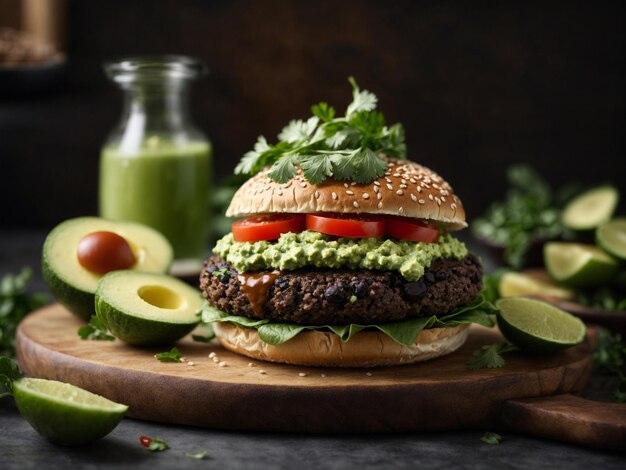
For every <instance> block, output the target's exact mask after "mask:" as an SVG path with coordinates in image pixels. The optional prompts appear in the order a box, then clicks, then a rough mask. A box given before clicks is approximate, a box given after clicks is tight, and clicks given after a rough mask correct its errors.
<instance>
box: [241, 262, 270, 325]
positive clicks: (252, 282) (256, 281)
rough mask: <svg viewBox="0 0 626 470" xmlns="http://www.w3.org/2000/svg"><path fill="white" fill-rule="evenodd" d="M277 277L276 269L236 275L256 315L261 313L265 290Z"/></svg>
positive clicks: (265, 298)
mask: <svg viewBox="0 0 626 470" xmlns="http://www.w3.org/2000/svg"><path fill="white" fill-rule="evenodd" d="M277 277H278V271H272V272H261V273H242V274H239V275H238V276H237V279H239V282H240V283H241V290H242V291H243V293H244V294H246V297H247V298H248V302H250V305H251V306H252V310H254V313H256V314H257V315H263V306H264V305H265V301H266V300H267V291H268V290H269V288H270V287H272V284H274V281H275V280H276V278H277Z"/></svg>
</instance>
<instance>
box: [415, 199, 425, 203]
mask: <svg viewBox="0 0 626 470" xmlns="http://www.w3.org/2000/svg"><path fill="white" fill-rule="evenodd" d="M417 202H419V203H420V204H426V201H424V200H423V199H420V200H419V201H417Z"/></svg>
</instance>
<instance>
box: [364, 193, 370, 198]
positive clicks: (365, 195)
mask: <svg viewBox="0 0 626 470" xmlns="http://www.w3.org/2000/svg"><path fill="white" fill-rule="evenodd" d="M362 196H363V199H369V198H370V195H369V194H368V193H363V194H362Z"/></svg>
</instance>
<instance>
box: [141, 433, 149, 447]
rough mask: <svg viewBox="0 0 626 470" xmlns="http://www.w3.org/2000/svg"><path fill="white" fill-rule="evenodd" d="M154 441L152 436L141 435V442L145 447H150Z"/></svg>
mask: <svg viewBox="0 0 626 470" xmlns="http://www.w3.org/2000/svg"><path fill="white" fill-rule="evenodd" d="M151 442H152V438H150V437H147V436H140V437H139V443H140V444H141V445H142V446H144V447H150V443H151Z"/></svg>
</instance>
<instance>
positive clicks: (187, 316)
mask: <svg viewBox="0 0 626 470" xmlns="http://www.w3.org/2000/svg"><path fill="white" fill-rule="evenodd" d="M201 305H202V297H201V296H200V293H199V292H198V290H197V289H194V288H193V287H191V286H189V285H188V284H185V283H184V282H182V281H179V280H178V279H175V278H173V277H170V276H166V275H160V274H150V273H141V272H137V271H112V272H110V273H108V274H105V275H104V277H103V278H102V279H101V280H100V283H99V284H98V289H97V290H96V314H97V315H98V317H99V318H100V319H101V320H102V321H103V322H104V323H105V325H106V326H107V328H108V329H109V331H110V332H111V334H113V336H115V337H116V338H119V339H121V340H122V341H124V342H126V343H128V344H133V345H137V346H150V345H158V344H167V343H173V342H174V341H176V340H178V339H180V338H182V337H183V336H185V335H186V334H187V333H189V332H190V331H191V330H193V329H194V328H195V327H196V325H197V324H198V323H199V322H200V317H199V312H200V307H201Z"/></svg>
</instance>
